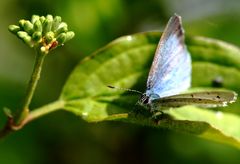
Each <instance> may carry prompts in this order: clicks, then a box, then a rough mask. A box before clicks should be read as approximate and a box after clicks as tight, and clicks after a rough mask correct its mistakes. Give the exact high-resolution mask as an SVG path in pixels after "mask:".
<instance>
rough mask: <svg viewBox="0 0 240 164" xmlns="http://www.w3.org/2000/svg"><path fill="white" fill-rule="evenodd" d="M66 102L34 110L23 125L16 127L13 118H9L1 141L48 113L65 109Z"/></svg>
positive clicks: (57, 102)
mask: <svg viewBox="0 0 240 164" xmlns="http://www.w3.org/2000/svg"><path fill="white" fill-rule="evenodd" d="M64 104H65V102H64V101H63V100H58V101H55V102H52V103H50V104H47V105H44V106H42V107H40V108H37V109H34V110H33V111H31V112H29V113H28V115H27V116H26V117H25V118H24V119H23V120H22V122H21V124H19V125H15V124H14V123H13V119H12V118H8V121H7V123H6V125H5V127H4V128H3V129H2V130H1V131H0V139H1V138H3V137H5V136H6V135H8V134H9V133H11V132H13V131H16V130H19V129H21V128H22V127H23V126H24V125H26V124H27V123H29V122H30V121H32V120H35V119H37V118H39V117H41V116H44V115H46V114H48V113H51V112H54V111H56V110H59V109H61V108H63V107H64Z"/></svg>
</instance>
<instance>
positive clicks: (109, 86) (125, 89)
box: [107, 85, 143, 94]
mask: <svg viewBox="0 0 240 164" xmlns="http://www.w3.org/2000/svg"><path fill="white" fill-rule="evenodd" d="M107 87H108V88H112V89H119V90H124V91H129V92H135V93H139V94H143V93H142V92H140V91H137V90H134V89H128V88H120V87H114V86H111V85H108V86H107Z"/></svg>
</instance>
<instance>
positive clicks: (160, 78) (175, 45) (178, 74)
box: [146, 15, 191, 99]
mask: <svg viewBox="0 0 240 164" xmlns="http://www.w3.org/2000/svg"><path fill="white" fill-rule="evenodd" d="M190 83H191V58H190V54H189V53H188V51H187V49H186V47H185V43H184V31H183V28H182V23H181V17H180V16H177V15H174V16H173V17H171V18H170V20H169V22H168V24H167V26H166V28H165V30H164V32H163V34H162V36H161V39H160V41H159V44H158V47H157V50H156V53H155V56H154V60H153V63H152V66H151V69H150V72H149V75H148V80H147V90H146V95H147V96H149V98H150V99H155V98H159V97H166V96H171V95H175V94H178V93H180V92H182V91H184V90H186V89H187V88H189V87H190Z"/></svg>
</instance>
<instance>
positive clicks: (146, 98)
mask: <svg viewBox="0 0 240 164" xmlns="http://www.w3.org/2000/svg"><path fill="white" fill-rule="evenodd" d="M157 98H159V96H158V95H157V94H149V93H148V92H147V93H143V94H142V95H141V97H140V99H139V100H138V104H139V105H141V106H150V105H151V104H152V100H154V99H157Z"/></svg>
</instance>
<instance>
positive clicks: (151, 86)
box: [111, 14, 237, 111]
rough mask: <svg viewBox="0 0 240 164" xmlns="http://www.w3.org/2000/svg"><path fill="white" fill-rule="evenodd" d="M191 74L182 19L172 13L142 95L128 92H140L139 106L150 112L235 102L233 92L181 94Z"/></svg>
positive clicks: (186, 86) (189, 57) (187, 85)
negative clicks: (167, 108)
mask: <svg viewBox="0 0 240 164" xmlns="http://www.w3.org/2000/svg"><path fill="white" fill-rule="evenodd" d="M191 73H192V66H191V56H190V54H189V52H188V50H187V48H186V46H185V43H184V30H183V27H182V21H181V17H180V16H178V15H176V14H175V15H174V16H172V17H171V18H170V20H169V21H168V24H167V26H166V28H165V29H164V31H163V33H162V36H161V38H160V41H159V43H158V46H157V50H156V52H155V56H154V59H153V63H152V66H151V69H150V71H149V75H148V79H147V89H146V92H145V93H143V94H142V93H141V92H139V91H134V90H130V91H134V92H138V93H141V94H142V96H141V98H140V99H139V101H138V104H139V105H141V106H144V107H146V108H147V109H150V111H161V110H162V109H164V107H180V106H183V105H197V106H202V107H217V106H226V105H227V103H232V102H234V101H235V100H236V98H237V94H236V93H235V92H233V91H209V92H206V91H205V92H194V93H185V94H181V92H183V91H186V90H187V89H188V88H189V87H190V86H191ZM111 88H113V87H111ZM120 89H121V88H120ZM127 90H129V89H127Z"/></svg>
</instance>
